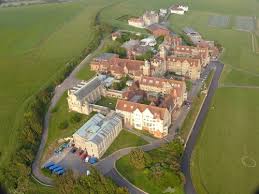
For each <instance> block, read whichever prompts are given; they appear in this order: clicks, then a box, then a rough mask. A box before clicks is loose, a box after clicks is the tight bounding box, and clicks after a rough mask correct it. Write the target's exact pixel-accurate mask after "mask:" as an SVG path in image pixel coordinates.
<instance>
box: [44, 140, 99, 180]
mask: <svg viewBox="0 0 259 194" xmlns="http://www.w3.org/2000/svg"><path fill="white" fill-rule="evenodd" d="M60 147H62V146H60ZM60 147H59V148H57V149H56V150H55V151H54V153H53V155H52V156H51V157H50V158H49V159H48V160H47V161H46V162H44V164H43V165H42V168H45V169H48V170H50V171H51V172H52V173H55V171H53V170H54V168H55V167H57V168H60V169H62V170H64V172H63V173H65V172H66V170H69V169H71V170H73V172H75V173H77V174H85V173H87V170H89V169H90V166H91V164H94V163H95V162H97V159H96V158H94V157H90V156H88V154H87V152H86V151H83V150H80V149H77V148H75V147H73V146H71V145H69V146H63V147H64V148H63V149H62V150H61V149H60ZM57 150H58V151H57ZM50 164H52V166H49V167H48V165H50ZM53 164H55V165H56V166H55V165H53ZM63 173H61V174H60V175H62V174H63Z"/></svg>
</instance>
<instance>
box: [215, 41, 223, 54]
mask: <svg viewBox="0 0 259 194" xmlns="http://www.w3.org/2000/svg"><path fill="white" fill-rule="evenodd" d="M214 45H215V47H217V48H218V49H219V52H222V50H223V46H222V44H220V43H219V41H217V40H215V41H214Z"/></svg>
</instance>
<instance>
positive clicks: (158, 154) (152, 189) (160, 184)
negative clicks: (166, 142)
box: [116, 148, 184, 194]
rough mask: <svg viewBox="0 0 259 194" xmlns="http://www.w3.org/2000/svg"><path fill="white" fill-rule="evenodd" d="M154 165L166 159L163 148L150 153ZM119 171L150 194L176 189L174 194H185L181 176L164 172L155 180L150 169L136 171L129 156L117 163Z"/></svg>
mask: <svg viewBox="0 0 259 194" xmlns="http://www.w3.org/2000/svg"><path fill="white" fill-rule="evenodd" d="M148 154H149V155H150V156H151V158H152V160H153V163H154V164H155V163H157V162H158V161H159V160H160V159H161V158H165V157H166V155H167V154H168V153H167V152H165V151H163V150H162V149H161V148H159V149H156V150H152V151H150V152H148ZM116 167H117V169H118V171H119V172H120V173H121V174H122V175H123V176H124V177H125V178H127V179H128V180H129V181H130V182H131V183H132V184H134V185H136V186H137V187H139V188H141V189H142V190H144V191H146V192H148V193H150V194H161V193H163V192H164V191H165V190H166V189H168V188H172V189H175V192H174V194H184V191H183V186H182V184H181V181H180V178H179V176H178V175H177V174H176V173H174V172H173V171H172V170H169V169H168V170H165V169H164V170H162V171H163V173H164V175H163V176H162V177H161V178H160V179H159V180H156V179H153V177H152V176H151V174H150V173H151V172H150V170H149V169H147V168H145V169H143V170H139V169H136V168H135V167H133V166H132V165H131V164H130V159H129V155H127V156H124V157H122V158H121V159H119V160H118V161H117V162H116Z"/></svg>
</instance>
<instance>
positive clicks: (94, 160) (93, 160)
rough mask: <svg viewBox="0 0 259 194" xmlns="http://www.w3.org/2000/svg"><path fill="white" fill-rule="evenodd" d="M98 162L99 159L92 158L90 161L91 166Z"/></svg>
mask: <svg viewBox="0 0 259 194" xmlns="http://www.w3.org/2000/svg"><path fill="white" fill-rule="evenodd" d="M96 162H97V158H95V157H91V158H90V159H89V163H90V164H95V163H96Z"/></svg>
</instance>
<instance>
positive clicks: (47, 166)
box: [44, 162, 55, 168]
mask: <svg viewBox="0 0 259 194" xmlns="http://www.w3.org/2000/svg"><path fill="white" fill-rule="evenodd" d="M53 165H55V163H54V162H49V163H47V164H45V165H44V168H49V167H51V166H53Z"/></svg>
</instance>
